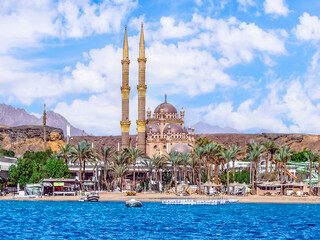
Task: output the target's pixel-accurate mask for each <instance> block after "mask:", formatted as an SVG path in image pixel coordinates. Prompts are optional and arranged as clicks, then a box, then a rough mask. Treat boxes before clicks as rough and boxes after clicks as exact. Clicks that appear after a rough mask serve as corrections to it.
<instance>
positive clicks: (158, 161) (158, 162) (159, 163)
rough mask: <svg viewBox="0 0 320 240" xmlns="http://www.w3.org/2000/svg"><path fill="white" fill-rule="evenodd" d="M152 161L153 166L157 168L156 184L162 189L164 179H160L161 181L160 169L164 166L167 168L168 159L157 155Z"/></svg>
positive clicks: (158, 188)
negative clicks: (161, 182)
mask: <svg viewBox="0 0 320 240" xmlns="http://www.w3.org/2000/svg"><path fill="white" fill-rule="evenodd" d="M151 161H152V166H153V167H154V170H155V181H156V185H157V190H158V191H159V190H160V181H162V179H160V181H159V178H158V176H159V171H160V170H161V169H163V168H165V167H166V166H167V161H166V159H165V158H164V157H163V156H161V155H160V156H155V157H153V158H152V159H151Z"/></svg>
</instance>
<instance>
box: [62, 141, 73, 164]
mask: <svg viewBox="0 0 320 240" xmlns="http://www.w3.org/2000/svg"><path fill="white" fill-rule="evenodd" d="M59 148H60V152H59V155H61V157H62V158H63V160H64V163H65V164H66V165H68V163H69V158H70V154H71V148H72V145H71V144H69V143H67V144H66V145H65V146H60V147H59Z"/></svg>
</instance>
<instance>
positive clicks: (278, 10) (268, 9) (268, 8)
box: [263, 0, 289, 17]
mask: <svg viewBox="0 0 320 240" xmlns="http://www.w3.org/2000/svg"><path fill="white" fill-rule="evenodd" d="M263 6H264V12H265V13H267V14H274V15H275V16H284V17H286V16H288V13H289V9H288V6H287V5H286V3H285V0H265V2H264V3H263Z"/></svg>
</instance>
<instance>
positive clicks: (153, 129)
mask: <svg viewBox="0 0 320 240" xmlns="http://www.w3.org/2000/svg"><path fill="white" fill-rule="evenodd" d="M149 127H151V133H159V134H160V128H159V125H158V124H155V123H149V124H147V133H149V131H150V130H149Z"/></svg>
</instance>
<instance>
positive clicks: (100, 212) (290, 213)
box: [0, 201, 320, 239]
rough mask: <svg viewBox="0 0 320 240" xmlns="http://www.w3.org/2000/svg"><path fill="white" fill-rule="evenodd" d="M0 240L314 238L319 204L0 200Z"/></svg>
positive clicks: (317, 234) (318, 230)
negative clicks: (137, 205)
mask: <svg viewBox="0 0 320 240" xmlns="http://www.w3.org/2000/svg"><path fill="white" fill-rule="evenodd" d="M0 229H1V231H0V239H242V238H243V239H258V238H259V239H260V238H265V239H319V237H320V205H311V204H230V205H223V206H201V205H199V206H174V205H161V204H160V203H143V207H141V208H127V207H125V204H124V203H122V202H99V203H88V202H27V201H26V202H24V201H0Z"/></svg>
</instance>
